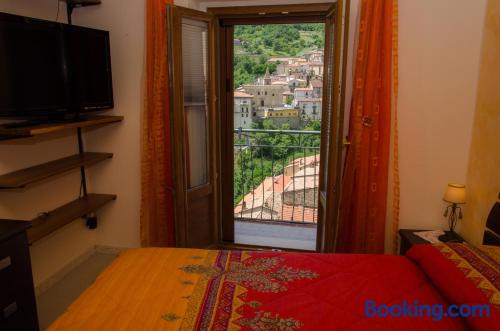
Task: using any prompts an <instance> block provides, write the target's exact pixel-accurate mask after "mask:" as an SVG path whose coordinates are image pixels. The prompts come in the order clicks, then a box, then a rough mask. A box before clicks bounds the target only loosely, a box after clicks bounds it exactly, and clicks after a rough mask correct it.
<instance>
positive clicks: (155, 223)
mask: <svg viewBox="0 0 500 331" xmlns="http://www.w3.org/2000/svg"><path fill="white" fill-rule="evenodd" d="M168 3H172V0H147V1H146V65H145V103H144V105H145V107H144V114H143V128H142V129H143V131H142V155H141V158H142V160H141V185H142V189H141V228H140V233H141V244H142V246H174V245H175V236H174V216H173V195H172V189H171V187H172V183H173V178H172V153H171V151H172V146H171V138H170V110H169V102H170V100H169V93H168V63H167V34H166V29H167V27H166V4H168Z"/></svg>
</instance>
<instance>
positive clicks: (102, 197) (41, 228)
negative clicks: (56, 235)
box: [28, 194, 116, 244]
mask: <svg viewBox="0 0 500 331" xmlns="http://www.w3.org/2000/svg"><path fill="white" fill-rule="evenodd" d="M115 199H116V195H114V194H88V195H87V196H84V197H82V198H79V199H76V200H73V201H71V202H69V203H67V204H65V205H63V206H61V207H59V208H57V209H54V210H53V211H50V212H48V213H45V214H43V215H41V216H39V217H37V218H35V219H34V220H32V221H31V228H29V229H28V241H29V243H30V244H32V243H34V242H36V241H37V240H40V239H41V238H43V237H45V236H47V235H49V234H51V233H52V232H54V231H56V230H57V229H59V228H62V227H63V226H65V225H66V224H69V223H71V222H73V221H74V220H76V219H78V218H80V217H83V216H85V215H87V214H89V213H91V212H93V211H95V210H97V209H99V208H100V207H102V206H104V205H105V204H106V203H108V202H110V201H112V200H115Z"/></svg>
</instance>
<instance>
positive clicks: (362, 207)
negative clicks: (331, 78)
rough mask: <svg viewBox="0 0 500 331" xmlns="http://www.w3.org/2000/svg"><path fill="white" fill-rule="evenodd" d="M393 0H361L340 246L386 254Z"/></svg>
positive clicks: (340, 226)
mask: <svg viewBox="0 0 500 331" xmlns="http://www.w3.org/2000/svg"><path fill="white" fill-rule="evenodd" d="M393 1H396V0H363V1H362V2H361V19H360V27H359V38H358V49H357V53H356V63H355V68H356V69H355V79H354V88H353V96H352V106H351V113H350V124H349V140H350V141H351V145H350V146H349V149H348V151H347V156H346V163H345V169H344V176H343V179H342V195H341V204H340V221H339V228H338V236H337V246H336V250H337V251H338V252H352V253H383V252H384V239H385V222H386V205H387V188H388V168H389V149H390V134H391V130H390V128H391V99H392V91H391V85H392V59H391V58H392V37H393V35H392V31H393V30H392V26H393V21H392V18H393V17H392V15H393Z"/></svg>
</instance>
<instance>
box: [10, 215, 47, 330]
mask: <svg viewBox="0 0 500 331" xmlns="http://www.w3.org/2000/svg"><path fill="white" fill-rule="evenodd" d="M29 227H30V222H24V221H10V220H2V219H0V330H2V331H10V330H12V331H17V330H23V331H24V330H26V331H32V330H39V328H38V318H37V312H36V300H35V292H34V289H33V276H32V274H31V260H30V252H29V246H28V237H27V235H26V229H27V228H29Z"/></svg>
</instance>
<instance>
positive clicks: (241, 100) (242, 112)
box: [234, 91, 254, 129]
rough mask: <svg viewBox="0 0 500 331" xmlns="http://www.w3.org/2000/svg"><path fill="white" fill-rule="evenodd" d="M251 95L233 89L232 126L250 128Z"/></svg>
mask: <svg viewBox="0 0 500 331" xmlns="http://www.w3.org/2000/svg"><path fill="white" fill-rule="evenodd" d="M252 102H253V95H251V94H247V93H244V92H241V91H234V128H235V129H238V128H243V129H250V128H251V127H252V123H253V116H254V108H253V105H252Z"/></svg>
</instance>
